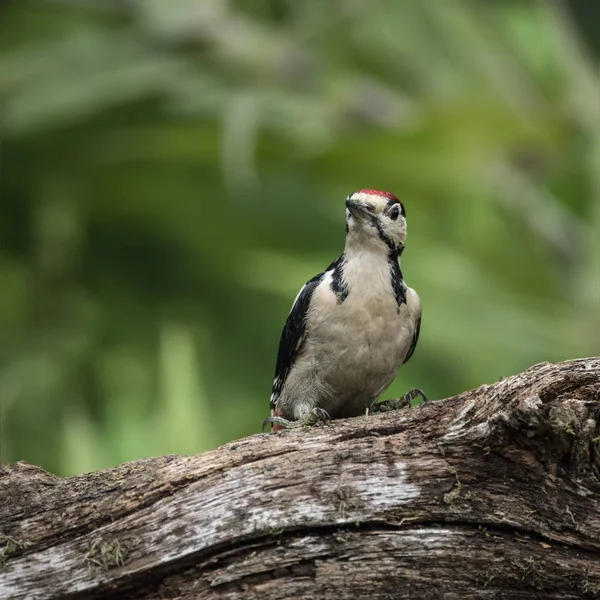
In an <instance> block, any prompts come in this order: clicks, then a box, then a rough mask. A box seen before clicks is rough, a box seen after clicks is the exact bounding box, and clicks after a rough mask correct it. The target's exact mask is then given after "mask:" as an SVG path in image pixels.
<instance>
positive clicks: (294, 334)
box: [271, 257, 342, 410]
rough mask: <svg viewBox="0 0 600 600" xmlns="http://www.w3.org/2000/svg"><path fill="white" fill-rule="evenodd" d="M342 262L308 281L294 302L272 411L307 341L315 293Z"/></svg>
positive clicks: (281, 347) (279, 355)
mask: <svg viewBox="0 0 600 600" xmlns="http://www.w3.org/2000/svg"><path fill="white" fill-rule="evenodd" d="M341 260H342V258H341V257H340V258H339V259H338V260H336V261H335V262H333V263H332V264H331V265H329V267H328V268H327V269H326V270H325V271H324V272H323V273H320V274H319V275H317V276H315V277H313V278H312V279H311V280H310V281H308V282H307V283H306V284H305V285H304V287H303V288H302V289H301V290H300V292H299V293H298V295H297V296H296V300H294V304H293V306H292V310H291V311H290V314H289V315H288V318H287V321H286V322H285V327H284V328H283V332H282V334H281V340H280V342H279V351H278V353H277V365H276V367H275V379H274V380H273V393H272V394H271V410H274V409H275V407H276V405H277V400H278V399H279V396H280V395H281V391H282V390H283V386H284V384H285V380H286V379H287V376H288V375H289V373H290V371H291V369H292V367H293V366H294V362H295V361H296V357H297V356H298V353H299V352H300V350H301V348H302V345H303V344H304V340H305V339H306V319H307V315H308V309H309V307H310V302H311V300H312V297H313V294H314V291H315V289H316V288H317V287H318V286H319V284H320V283H321V281H323V278H324V277H325V275H326V274H327V273H328V272H329V271H332V270H333V269H334V268H335V267H336V266H337V265H338V264H339V263H340V262H341Z"/></svg>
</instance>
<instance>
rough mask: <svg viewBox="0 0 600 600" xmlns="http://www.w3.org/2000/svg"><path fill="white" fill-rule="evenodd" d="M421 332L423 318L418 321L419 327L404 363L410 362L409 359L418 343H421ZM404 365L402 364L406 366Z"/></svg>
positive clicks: (416, 329) (416, 328)
mask: <svg viewBox="0 0 600 600" xmlns="http://www.w3.org/2000/svg"><path fill="white" fill-rule="evenodd" d="M420 332H421V317H420V316H419V320H418V321H417V326H416V327H415V333H414V335H413V339H412V343H411V345H410V348H409V349H408V353H407V355H406V358H405V359H404V363H406V362H408V359H409V358H410V357H411V356H412V355H413V352H414V351H415V348H416V347H417V342H418V341H419V333H420ZM404 363H402V364H404Z"/></svg>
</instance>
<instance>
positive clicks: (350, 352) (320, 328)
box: [265, 189, 421, 430]
mask: <svg viewBox="0 0 600 600" xmlns="http://www.w3.org/2000/svg"><path fill="white" fill-rule="evenodd" d="M405 240H406V211H405V209H404V206H403V204H402V202H401V201H400V200H398V198H396V196H394V195H393V194H391V193H389V192H382V191H378V190H372V189H364V190H360V191H358V192H354V193H353V194H350V195H349V196H348V198H347V199H346V244H345V248H344V252H343V254H342V255H341V256H340V257H339V258H338V259H337V260H336V261H334V262H333V263H331V265H330V266H329V267H328V268H327V269H326V270H325V271H324V272H323V273H320V274H319V275H317V276H316V277H313V278H312V279H311V280H310V281H308V282H307V283H306V284H305V285H304V287H302V289H301V290H300V292H299V293H298V295H297V296H296V299H295V301H294V304H293V306H292V309H291V311H290V313H289V316H288V318H287V321H286V324H285V327H284V328H283V333H282V335H281V341H280V344H279V352H278V354H277V365H276V368H275V379H274V381H273V393H272V395H271V403H270V404H271V417H270V418H268V419H267V420H266V421H265V424H267V423H271V424H272V426H273V430H277V429H282V428H289V427H298V426H300V425H309V424H315V423H316V422H317V421H319V420H323V419H329V418H346V417H353V416H358V415H360V414H363V413H364V412H365V411H366V410H367V409H368V408H369V407H371V406H372V405H373V403H374V402H375V401H376V400H377V399H378V398H379V396H380V395H381V394H382V393H383V392H384V391H385V390H386V389H387V388H388V387H389V385H390V384H391V383H392V381H393V379H394V377H395V376H396V373H397V372H398V369H399V368H400V366H401V365H403V364H404V363H405V362H406V361H408V359H409V358H410V357H411V356H412V354H413V352H414V350H415V347H416V345H417V341H418V339H419V331H420V326H421V301H420V300H419V296H418V295H417V293H416V292H415V291H414V290H413V289H411V288H409V287H408V286H407V285H406V284H405V283H404V278H403V276H402V270H401V268H400V256H401V254H402V251H403V250H404V243H405ZM415 391H416V392H420V390H411V392H409V394H407V396H409V395H410V394H412V396H411V397H412V398H414V397H415V394H414V392H415ZM409 401H410V398H409Z"/></svg>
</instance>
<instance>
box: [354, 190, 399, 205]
mask: <svg viewBox="0 0 600 600" xmlns="http://www.w3.org/2000/svg"><path fill="white" fill-rule="evenodd" d="M355 193H357V194H371V195H372V196H381V197H382V198H387V199H388V200H395V201H396V202H400V200H398V198H396V196H394V194H392V193H391V192H382V191H381V190H371V189H365V190H358V192H355Z"/></svg>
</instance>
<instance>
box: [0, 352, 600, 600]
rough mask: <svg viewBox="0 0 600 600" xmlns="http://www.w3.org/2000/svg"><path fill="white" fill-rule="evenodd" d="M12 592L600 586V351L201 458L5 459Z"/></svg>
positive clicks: (1, 569)
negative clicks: (87, 464) (98, 467)
mask: <svg viewBox="0 0 600 600" xmlns="http://www.w3.org/2000/svg"><path fill="white" fill-rule="evenodd" d="M0 597H1V598H27V599H41V598H59V597H60V598H67V599H81V598H86V599H87V598H107V597H110V598H116V599H126V598H127V599H133V598H136V599H142V598H184V599H192V598H193V599H205V598H206V599H224V598H227V599H231V600H234V599H238V598H239V599H241V598H244V599H247V598H261V599H266V600H271V599H282V600H283V599H288V598H295V597H298V598H325V599H327V598H335V599H336V600H341V599H344V598H362V597H369V598H370V599H383V598H419V599H428V598H449V599H454V598H495V597H502V598H527V599H528V600H531V599H534V598H540V599H542V598H543V599H544V600H546V599H548V598H573V599H580V598H585V597H590V598H594V597H600V358H589V359H581V360H573V361H567V362H564V363H560V364H548V363H543V364H540V365H536V366H534V367H532V368H531V369H529V370H528V371H526V372H525V373H522V374H520V375H517V376H515V377H511V378H508V379H504V380H501V381H500V382H498V383H496V384H494V385H489V386H482V387H480V388H478V389H476V390H472V391H469V392H465V393H464V394H461V395H460V396H456V397H454V398H448V399H446V400H443V401H439V402H435V403H432V404H430V405H426V406H424V407H419V408H413V409H410V410H400V411H394V412H388V413H384V414H380V415H372V416H369V417H359V418H355V419H348V420H344V421H341V420H340V421H334V422H333V423H331V424H330V425H328V426H326V427H320V428H314V429H311V430H309V431H288V432H283V433H279V434H276V435H271V434H257V435H254V436H251V437H249V438H245V439H242V440H238V441H235V442H232V443H230V444H227V445H225V446H222V447H221V448H218V449H217V450H215V451H212V452H207V453H204V454H202V455H199V456H191V457H182V456H164V457H160V458H153V459H144V460H139V461H135V462H131V463H127V464H124V465H121V466H119V467H116V468H114V469H110V470H106V471H100V472H96V473H89V474H86V475H81V476H77V477H69V478H60V477H55V476H53V475H51V474H49V473H47V472H45V471H43V470H42V469H40V468H38V467H34V466H31V465H28V464H25V463H17V464H14V465H8V466H5V467H2V468H1V469H0Z"/></svg>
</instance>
